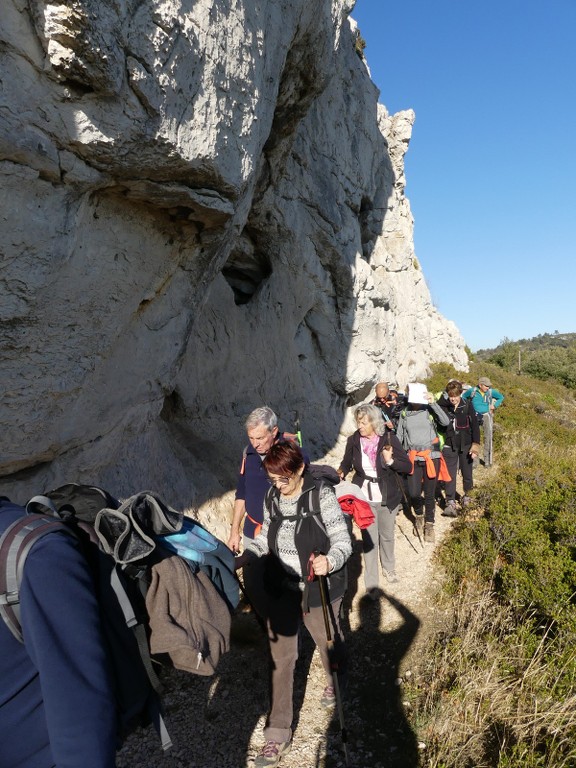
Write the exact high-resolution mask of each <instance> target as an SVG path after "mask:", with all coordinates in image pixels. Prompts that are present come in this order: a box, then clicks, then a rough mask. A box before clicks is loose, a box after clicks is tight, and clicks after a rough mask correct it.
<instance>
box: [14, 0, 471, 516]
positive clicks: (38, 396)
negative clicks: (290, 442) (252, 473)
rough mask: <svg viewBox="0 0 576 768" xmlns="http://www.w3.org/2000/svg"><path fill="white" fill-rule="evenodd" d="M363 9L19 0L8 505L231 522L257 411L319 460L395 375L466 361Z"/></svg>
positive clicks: (271, 0)
mask: <svg viewBox="0 0 576 768" xmlns="http://www.w3.org/2000/svg"><path fill="white" fill-rule="evenodd" d="M352 6H353V3H352V2H351V1H350V0H318V2H315V3H309V2H305V0H284V1H283V2H282V3H278V2H276V1H275V0H261V2H258V3H253V2H247V1H246V0H234V2H231V1H229V0H217V2H213V0H198V2H193V3H191V2H183V1H182V0H154V2H152V0H144V1H143V2H142V0H106V1H105V2H103V1H102V0H71V1H70V2H68V3H65V4H64V3H60V2H45V1H44V0H6V2H4V4H3V9H2V28H1V30H0V56H1V59H2V79H1V90H0V115H1V119H0V174H1V175H2V184H1V185H0V210H1V211H2V224H3V226H2V227H0V251H1V253H2V264H1V272H0V294H1V300H0V328H1V331H0V345H1V350H2V360H3V381H4V392H3V398H2V400H1V402H0V428H1V429H2V434H3V436H4V440H3V450H2V454H1V455H0V476H1V477H2V492H3V493H5V494H7V495H10V496H11V497H12V498H14V499H15V500H16V501H25V500H26V499H27V498H28V497H29V496H31V495H33V494H34V493H36V492H38V490H43V489H46V488H47V487H51V486H55V485H57V484H59V483H61V482H66V481H70V480H74V481H79V482H90V483H98V484H100V485H102V486H104V487H107V488H109V489H110V490H111V491H112V492H113V493H115V494H116V495H118V496H127V495H130V494H131V493H133V492H135V491H137V490H141V489H144V488H152V489H154V490H156V491H157V492H159V493H160V494H162V495H163V496H165V497H166V499H167V500H168V501H169V502H170V503H172V504H173V505H174V506H178V507H180V508H184V507H193V508H195V509H200V510H201V513H202V514H204V515H205V516H206V518H207V519H213V520H215V521H216V519H219V520H221V519H222V514H223V513H224V514H225V513H226V512H227V511H228V510H229V495H227V494H229V490H230V488H231V487H232V486H233V483H234V475H235V472H236V470H237V465H238V456H239V453H240V451H241V447H242V444H243V442H244V435H243V429H242V422H243V418H244V417H245V415H246V414H247V413H248V412H249V411H250V410H251V409H252V408H253V407H255V406H257V405H260V404H262V403H264V402H266V403H268V404H270V405H271V406H272V407H273V408H275V410H276V411H277V412H278V413H279V414H280V416H281V420H282V426H283V427H285V428H288V429H290V427H291V426H292V421H293V418H294V415H295V414H296V413H298V415H299V416H300V418H301V420H302V424H303V427H304V431H305V439H306V444H307V446H308V448H309V450H310V453H311V455H312V458H313V459H318V458H319V457H322V456H325V455H326V454H330V452H331V451H333V452H335V453H338V451H339V450H340V448H341V446H342V440H343V439H344V435H345V433H346V432H347V431H348V430H349V426H350V425H349V423H347V422H346V414H347V409H349V408H350V407H351V406H353V405H354V404H355V403H358V402H361V401H363V400H364V399H365V398H366V397H367V396H368V394H369V392H370V390H371V387H372V385H373V384H374V382H375V381H377V380H379V379H388V380H395V381H398V383H399V384H401V385H402V384H404V383H406V381H408V380H410V379H413V378H416V377H418V376H422V375H423V374H424V373H425V372H426V370H427V369H428V366H429V364H430V363H431V362H434V361H438V360H447V361H449V362H452V363H454V364H455V365H456V366H457V367H459V368H460V369H463V368H465V367H466V363H467V361H466V354H465V351H464V342H463V340H462V338H461V336H460V334H459V333H458V331H457V329H456V327H455V326H454V324H453V323H451V322H449V321H447V320H445V319H444V318H443V317H442V316H441V315H440V314H439V313H438V312H437V310H436V309H435V308H434V306H433V304H432V301H431V299H430V294H429V291H428V288H427V286H426V282H425V279H424V276H423V274H422V271H421V269H420V267H419V264H418V260H417V258H416V255H415V253H414V246H413V238H412V228H413V221H412V215H411V212H410V206H409V203H408V200H407V199H406V197H405V195H404V186H405V178H404V166H403V159H404V154H405V152H406V150H407V148H408V144H409V141H410V136H411V128H412V123H413V120H414V115H413V113H412V112H410V111H407V112H401V113H399V114H397V115H389V114H388V112H387V111H386V109H385V107H383V106H382V105H381V104H379V103H378V95H379V94H378V92H377V89H376V88H375V86H374V85H373V83H372V82H371V80H370V76H369V72H368V69H367V66H366V62H365V61H364V59H363V58H362V57H361V56H359V55H358V53H357V50H356V48H355V34H356V33H355V29H354V25H353V24H351V22H350V19H349V13H350V11H351V10H352Z"/></svg>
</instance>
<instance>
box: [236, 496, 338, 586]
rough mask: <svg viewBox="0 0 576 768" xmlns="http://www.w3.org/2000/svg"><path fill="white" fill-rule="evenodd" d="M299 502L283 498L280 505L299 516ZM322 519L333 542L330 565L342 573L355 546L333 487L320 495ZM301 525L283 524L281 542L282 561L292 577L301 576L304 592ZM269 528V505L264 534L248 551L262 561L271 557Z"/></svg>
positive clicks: (260, 534)
mask: <svg viewBox="0 0 576 768" xmlns="http://www.w3.org/2000/svg"><path fill="white" fill-rule="evenodd" d="M298 499H299V497H298V496H295V497H294V498H290V499H288V498H285V497H283V496H282V495H280V497H279V499H278V502H279V506H280V512H281V513H282V515H295V514H296V507H297V504H298ZM320 517H321V519H322V523H323V525H324V527H325V528H326V533H327V534H328V538H329V540H330V549H329V550H328V552H327V557H328V561H329V563H330V566H331V570H332V571H338V570H340V568H342V566H343V565H344V563H345V562H346V561H347V560H348V558H349V557H350V555H351V554H352V542H351V540H350V534H349V533H348V528H347V526H346V520H345V518H344V514H343V512H342V509H341V507H340V504H339V502H338V499H337V498H336V494H335V493H334V490H333V488H331V487H329V486H324V487H323V488H322V490H321V491H320ZM297 522H298V521H297V520H283V521H282V523H281V525H280V528H279V531H278V538H277V546H278V557H279V559H280V561H281V562H282V565H283V566H284V568H285V570H286V571H287V572H288V573H289V574H292V575H295V576H298V578H299V579H300V589H304V586H305V575H304V574H302V569H301V567H300V558H299V557H298V552H297V550H296V546H295V543H294V533H295V530H296V524H297ZM269 527H270V515H269V514H268V510H267V509H266V505H264V522H263V524H262V530H261V531H260V533H259V534H258V536H257V537H256V538H255V539H254V541H252V542H250V544H249V545H248V547H247V551H249V552H253V553H254V554H255V555H257V556H258V557H262V556H263V555H267V554H268V552H269V551H270V550H269V547H268V528H269Z"/></svg>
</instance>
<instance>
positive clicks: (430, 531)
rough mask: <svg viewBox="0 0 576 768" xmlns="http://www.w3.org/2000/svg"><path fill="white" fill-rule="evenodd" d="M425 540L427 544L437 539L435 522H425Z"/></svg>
mask: <svg viewBox="0 0 576 768" xmlns="http://www.w3.org/2000/svg"><path fill="white" fill-rule="evenodd" d="M424 541H425V542H426V543H427V544H434V542H435V541H436V534H435V533H434V523H425V525H424Z"/></svg>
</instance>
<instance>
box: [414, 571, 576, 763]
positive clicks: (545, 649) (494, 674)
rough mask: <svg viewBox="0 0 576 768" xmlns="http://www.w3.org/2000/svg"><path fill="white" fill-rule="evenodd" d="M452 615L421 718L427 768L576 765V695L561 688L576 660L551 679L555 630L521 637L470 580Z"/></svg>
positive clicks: (427, 682) (430, 672)
mask: <svg viewBox="0 0 576 768" xmlns="http://www.w3.org/2000/svg"><path fill="white" fill-rule="evenodd" d="M452 609H453V612H452V624H451V626H449V627H448V628H447V630H446V631H445V632H444V633H443V634H442V635H441V636H439V637H438V641H437V644H436V648H435V654H430V666H429V667H428V669H427V670H426V675H425V679H424V690H425V693H424V694H423V695H422V696H421V698H420V704H419V707H418V709H417V712H416V718H417V721H418V726H419V727H418V730H419V733H420V737H421V738H422V739H423V741H424V742H425V743H426V745H427V749H426V758H425V761H424V765H426V766H427V768H450V767H451V766H454V767H455V766H458V768H463V767H464V766H470V768H472V767H473V768H495V766H507V767H508V766H510V767H511V766H520V765H522V766H523V767H524V768H526V766H550V768H551V767H552V766H554V768H568V766H574V765H576V745H574V743H573V742H574V734H575V733H576V695H571V696H568V697H563V696H559V695H558V692H557V690H556V689H557V688H559V687H562V685H564V684H565V676H566V674H570V673H571V669H570V667H571V666H572V661H573V660H570V659H568V660H566V661H565V662H564V666H562V667H561V668H560V669H559V670H558V671H557V672H556V678H555V679H552V680H550V656H549V654H550V651H551V647H553V646H554V643H553V642H551V639H550V630H548V631H544V632H543V634H542V636H541V637H540V638H539V641H535V635H534V633H532V632H530V631H526V632H524V633H523V632H518V631H517V623H516V621H515V620H514V618H513V617H512V616H511V615H510V614H509V613H508V611H507V609H506V608H504V607H503V606H501V605H499V604H498V603H497V602H496V601H495V600H494V598H493V596H492V594H491V592H490V590H489V589H488V588H487V587H480V586H479V585H478V584H475V583H472V582H470V581H469V582H467V583H465V584H464V585H463V586H462V589H461V591H460V594H459V595H458V598H457V599H455V600H453V601H452ZM531 619H532V617H531V616H527V617H526V627H528V626H529V625H530V624H531ZM535 642H536V645H535ZM534 645H535V647H534Z"/></svg>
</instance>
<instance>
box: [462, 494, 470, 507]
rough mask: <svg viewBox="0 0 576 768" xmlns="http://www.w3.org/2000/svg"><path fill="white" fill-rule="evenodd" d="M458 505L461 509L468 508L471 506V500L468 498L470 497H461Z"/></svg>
mask: <svg viewBox="0 0 576 768" xmlns="http://www.w3.org/2000/svg"><path fill="white" fill-rule="evenodd" d="M460 504H461V505H462V506H463V507H469V506H470V504H472V499H471V498H470V496H462V498H461V499H460Z"/></svg>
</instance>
